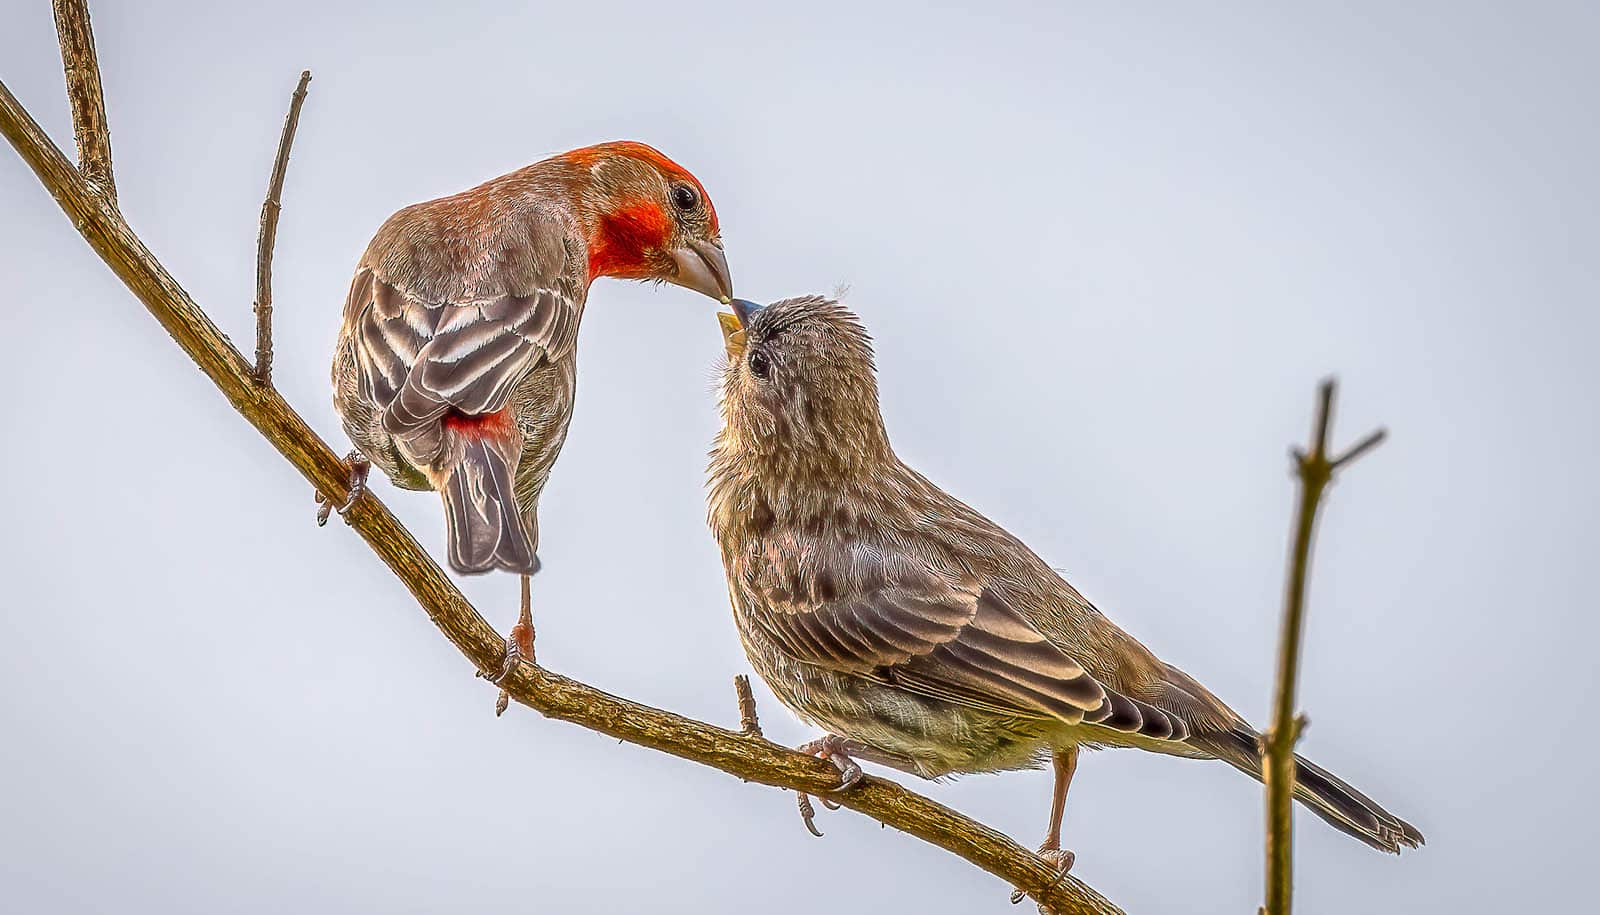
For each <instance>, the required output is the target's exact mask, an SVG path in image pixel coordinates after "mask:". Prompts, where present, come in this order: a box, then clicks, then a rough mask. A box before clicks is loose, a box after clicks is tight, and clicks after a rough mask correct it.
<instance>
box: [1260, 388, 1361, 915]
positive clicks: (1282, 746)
mask: <svg viewBox="0 0 1600 915" xmlns="http://www.w3.org/2000/svg"><path fill="white" fill-rule="evenodd" d="M1336 388H1337V382H1335V381H1334V380H1333V379H1332V378H1329V379H1327V380H1325V381H1323V382H1322V386H1321V387H1320V388H1319V389H1318V391H1317V414H1316V420H1315V423H1314V425H1313V426H1312V432H1311V439H1312V445H1311V450H1310V451H1309V452H1305V451H1301V450H1299V449H1295V451H1294V465H1295V473H1296V475H1297V476H1298V477H1299V478H1300V503H1299V505H1298V506H1297V507H1296V509H1295V518H1294V547H1293V550H1292V552H1291V553H1290V558H1289V582H1288V588H1287V590H1286V593H1285V594H1284V608H1283V624H1282V628H1281V629H1280V631H1279V634H1278V675H1277V682H1276V685H1275V686H1274V688H1273V695H1272V722H1271V726H1270V727H1268V729H1267V732H1266V734H1265V735H1264V736H1263V737H1262V750H1263V753H1262V760H1261V771H1262V775H1263V777H1264V779H1265V781H1266V783H1267V871H1266V873H1267V886H1266V896H1267V904H1266V906H1265V907H1264V908H1262V910H1261V911H1262V912H1264V913H1266V915H1289V911H1290V906H1291V904H1292V896H1293V890H1294V828H1293V827H1294V820H1293V809H1292V803H1291V802H1292V800H1293V798H1294V747H1295V744H1296V743H1297V742H1298V741H1299V740H1300V735H1301V733H1302V732H1303V731H1304V730H1305V728H1306V717H1305V716H1304V715H1296V714H1295V711H1294V709H1295V692H1296V689H1297V684H1298V683H1299V681H1300V643H1301V639H1302V636H1303V635H1304V632H1305V607H1306V579H1307V577H1308V576H1309V575H1310V570H1311V543H1312V539H1313V534H1314V533H1315V531H1316V522H1317V509H1318V507H1319V506H1320V504H1321V500H1322V494H1323V492H1324V491H1325V490H1326V489H1327V487H1328V484H1329V483H1331V482H1332V481H1333V474H1334V472H1335V471H1337V470H1338V469H1339V468H1341V467H1343V466H1344V465H1346V464H1348V463H1349V462H1351V461H1353V460H1355V459H1356V458H1358V457H1360V456H1361V455H1362V454H1364V453H1366V452H1367V451H1370V450H1371V449H1372V448H1374V447H1376V446H1377V445H1378V443H1379V442H1381V441H1383V438H1384V434H1385V433H1384V430H1382V429H1379V430H1377V431H1376V432H1373V433H1372V434H1370V435H1368V436H1367V437H1366V438H1364V439H1362V440H1361V441H1360V442H1359V443H1357V444H1356V445H1355V446H1354V447H1352V448H1351V449H1350V450H1349V451H1347V452H1346V453H1345V454H1344V455H1343V456H1342V457H1340V458H1338V459H1330V458H1329V457H1328V434H1329V432H1330V430H1331V428H1332V425H1333V399H1334V394H1335V392H1336Z"/></svg>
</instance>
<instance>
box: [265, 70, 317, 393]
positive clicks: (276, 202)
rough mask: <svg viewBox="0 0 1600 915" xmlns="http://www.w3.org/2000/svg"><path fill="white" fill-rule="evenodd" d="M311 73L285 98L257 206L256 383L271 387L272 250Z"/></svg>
mask: <svg viewBox="0 0 1600 915" xmlns="http://www.w3.org/2000/svg"><path fill="white" fill-rule="evenodd" d="M310 82H311V71H310V70H304V71H301V73H300V83H299V85H297V86H295V89H294V94H293V95H291V96H289V113H288V115H286V116H285V117H284V119H283V134H282V135H281V136H280V137H278V157H277V158H276V159H275V160H273V163H272V178H271V179H270V180H269V181H268V182H267V199H266V201H265V202H263V203H262V204H261V234H260V235H259V236H258V237H257V238H256V302H255V312H256V367H255V379H256V384H260V385H269V384H272V248H273V246H274V245H275V244H277V242H278V215H279V214H280V213H281V212H283V199H282V198H283V178H284V175H285V174H287V173H288V171H289V148H290V147H291V146H293V145H294V132H295V129H296V128H298V127H299V126H300V106H301V105H303V104H305V100H306V84H308V83H310Z"/></svg>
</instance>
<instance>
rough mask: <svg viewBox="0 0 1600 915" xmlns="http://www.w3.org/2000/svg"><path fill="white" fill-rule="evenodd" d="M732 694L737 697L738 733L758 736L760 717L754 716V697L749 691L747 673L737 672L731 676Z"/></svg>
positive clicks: (759, 733) (759, 732)
mask: <svg viewBox="0 0 1600 915" xmlns="http://www.w3.org/2000/svg"><path fill="white" fill-rule="evenodd" d="M733 694H734V695H735V696H737V697H738V699H739V733H741V734H743V735H745V736H746V737H760V736H761V719H760V718H758V717H756V697H755V694H754V693H752V692H750V677H749V675H747V674H739V675H738V676H736V677H734V678H733Z"/></svg>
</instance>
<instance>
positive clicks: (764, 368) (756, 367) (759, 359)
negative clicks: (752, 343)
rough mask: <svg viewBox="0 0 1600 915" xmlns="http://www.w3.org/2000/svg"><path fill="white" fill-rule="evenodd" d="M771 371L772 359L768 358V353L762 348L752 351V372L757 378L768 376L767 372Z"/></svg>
mask: <svg viewBox="0 0 1600 915" xmlns="http://www.w3.org/2000/svg"><path fill="white" fill-rule="evenodd" d="M771 371H772V361H771V360H769V359H768V358H767V354H766V353H764V352H762V351H761V350H754V351H752V352H751V353H750V372H751V374H753V375H755V376H756V377H757V378H766V377H767V373H768V372H771Z"/></svg>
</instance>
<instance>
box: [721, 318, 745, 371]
mask: <svg viewBox="0 0 1600 915" xmlns="http://www.w3.org/2000/svg"><path fill="white" fill-rule="evenodd" d="M717 323H718V324H720V325H722V345H723V346H724V347H727V350H728V361H729V362H738V361H739V360H740V359H743V358H744V325H743V324H741V323H739V317H738V315H731V314H728V313H727V312H725V311H719V312H717Z"/></svg>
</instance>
